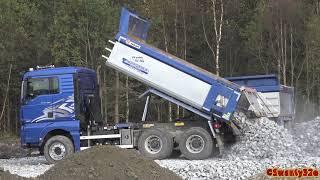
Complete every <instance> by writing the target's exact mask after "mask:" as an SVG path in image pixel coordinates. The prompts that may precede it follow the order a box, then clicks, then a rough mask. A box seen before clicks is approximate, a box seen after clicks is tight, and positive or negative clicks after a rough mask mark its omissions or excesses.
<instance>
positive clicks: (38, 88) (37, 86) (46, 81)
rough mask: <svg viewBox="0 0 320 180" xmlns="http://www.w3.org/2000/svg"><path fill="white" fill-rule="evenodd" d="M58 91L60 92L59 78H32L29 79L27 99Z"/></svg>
mask: <svg viewBox="0 0 320 180" xmlns="http://www.w3.org/2000/svg"><path fill="white" fill-rule="evenodd" d="M56 93H59V80H58V78H31V79H28V81H27V91H26V98H27V99H33V98H35V97H37V96H40V95H45V94H56Z"/></svg>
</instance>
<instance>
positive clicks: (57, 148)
mask: <svg viewBox="0 0 320 180" xmlns="http://www.w3.org/2000/svg"><path fill="white" fill-rule="evenodd" d="M43 153H44V157H45V158H46V160H47V161H48V162H49V163H50V164H53V163H55V162H57V161H60V160H62V159H64V158H65V157H67V156H69V155H70V154H73V153H74V147H73V143H72V141H71V140H70V139H69V138H68V137H66V136H61V135H58V136H53V137H51V138H50V139H48V140H47V141H46V142H45V145H44V148H43Z"/></svg>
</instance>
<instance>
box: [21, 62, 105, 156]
mask: <svg viewBox="0 0 320 180" xmlns="http://www.w3.org/2000/svg"><path fill="white" fill-rule="evenodd" d="M90 97H95V98H98V96H97V79H96V73H95V72H94V71H92V70H90V69H87V68H80V67H64V68H45V69H40V70H35V71H29V72H27V73H25V74H24V76H23V81H22V92H21V110H20V120H21V143H22V145H23V146H30V147H32V146H35V147H41V151H43V150H44V149H45V148H49V149H48V151H49V152H51V153H53V152H52V151H56V154H55V156H56V157H55V158H57V159H59V158H61V159H62V158H63V157H64V156H65V155H66V154H67V153H68V152H71V151H74V150H80V144H79V140H78V139H79V137H80V129H81V128H86V127H81V124H82V125H83V124H87V123H85V122H84V121H86V120H88V119H90V114H88V113H89V108H90V107H88V105H89V103H88V102H87V101H89V100H90V99H92V98H90ZM98 102H99V101H95V102H94V103H98ZM98 109H99V108H98ZM90 113H98V115H94V116H95V117H99V111H93V109H91V111H90ZM99 120H101V118H99V119H95V121H99ZM55 135H65V137H58V139H61V138H62V141H65V142H64V143H66V146H62V145H61V144H59V143H58V142H57V141H54V140H52V141H50V142H47V140H48V139H50V138H51V137H52V136H55ZM66 137H67V138H66ZM48 143H49V144H48ZM50 143H52V144H50ZM60 143H61V142H60ZM66 147H67V148H70V149H66ZM46 150H47V149H46ZM59 152H60V153H59Z"/></svg>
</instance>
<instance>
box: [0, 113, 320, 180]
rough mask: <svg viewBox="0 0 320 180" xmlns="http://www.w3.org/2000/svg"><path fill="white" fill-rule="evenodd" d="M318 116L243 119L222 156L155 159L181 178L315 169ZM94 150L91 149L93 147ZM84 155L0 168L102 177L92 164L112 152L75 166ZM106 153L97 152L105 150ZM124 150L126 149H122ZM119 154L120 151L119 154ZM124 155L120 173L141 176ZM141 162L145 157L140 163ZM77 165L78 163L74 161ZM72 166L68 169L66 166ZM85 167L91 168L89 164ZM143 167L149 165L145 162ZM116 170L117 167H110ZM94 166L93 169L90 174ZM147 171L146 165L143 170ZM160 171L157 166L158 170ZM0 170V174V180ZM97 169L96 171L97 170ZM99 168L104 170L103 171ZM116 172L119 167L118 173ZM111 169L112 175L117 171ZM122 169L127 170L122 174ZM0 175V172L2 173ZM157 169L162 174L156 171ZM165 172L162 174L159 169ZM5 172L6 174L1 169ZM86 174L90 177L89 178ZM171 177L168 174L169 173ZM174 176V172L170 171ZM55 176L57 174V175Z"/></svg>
mask: <svg viewBox="0 0 320 180" xmlns="http://www.w3.org/2000/svg"><path fill="white" fill-rule="evenodd" d="M319 128H320V120H314V121H309V122H305V123H301V124H298V125H296V126H295V128H294V129H293V130H292V133H290V132H289V131H287V130H286V129H284V128H282V127H280V126H278V125H277V124H276V123H274V122H272V121H269V120H268V119H264V118H262V119H258V120H249V121H245V124H243V136H242V137H241V140H240V141H239V142H237V143H236V144H235V145H233V146H231V147H230V148H228V149H227V150H226V152H225V154H224V155H223V157H222V158H211V159H207V160H194V161H190V160H185V159H184V158H183V157H179V158H175V159H167V160H156V162H157V163H158V164H159V165H160V166H162V167H165V168H168V169H170V170H172V171H173V172H175V173H176V174H177V175H179V176H180V177H182V178H183V179H268V177H266V176H265V170H266V169H267V168H270V167H280V168H295V167H296V168H298V167H299V168H301V167H314V168H318V169H319V168H320V156H319V155H320V148H319V146H320V142H319V141H320V139H319V138H318V136H317V134H319ZM93 150H94V149H93ZM130 152H131V151H130ZM79 154H80V155H81V154H84V155H83V157H82V156H79V158H75V159H74V160H71V161H69V162H65V164H63V165H59V166H57V165H56V166H54V167H53V168H51V165H47V164H46V162H45V160H44V158H43V157H27V158H15V159H12V158H10V159H1V160H0V168H1V167H2V168H4V169H5V170H9V171H10V172H11V173H14V174H18V175H20V176H25V177H35V176H37V175H40V174H43V173H44V172H45V171H47V170H48V169H50V168H51V169H50V170H49V171H47V173H46V174H47V176H46V175H44V176H41V177H50V173H51V174H52V173H53V174H54V173H56V174H58V175H60V174H61V178H62V179H63V177H65V176H63V173H59V172H62V171H63V170H65V169H68V170H67V171H66V170H65V171H63V172H65V174H64V175H70V174H71V175H72V174H74V175H75V177H76V176H77V175H87V176H85V177H87V178H88V177H89V174H91V176H92V177H99V176H104V175H105V174H104V172H100V171H99V170H98V169H96V168H95V167H97V166H96V163H100V164H101V163H102V164H105V163H107V162H108V163H109V164H108V163H107V164H105V165H106V166H110V161H108V159H112V157H113V158H115V157H114V156H112V157H109V156H105V157H104V159H101V160H99V159H98V160H96V161H97V162H96V163H93V164H92V163H89V166H87V167H89V168H86V169H87V171H84V169H82V168H80V167H81V166H80V165H81V163H83V161H82V160H83V159H86V160H87V159H92V158H94V156H93V155H92V154H94V153H92V152H91V153H89V154H88V153H85V152H84V153H79ZM105 154H106V153H103V155H105ZM125 154H127V152H126V153H125ZM125 154H123V156H124V155H125ZM126 158H127V160H125V161H122V162H121V163H124V162H127V161H128V162H129V159H132V158H133V159H134V160H133V162H134V163H133V164H130V167H131V166H133V168H129V169H126V167H124V168H122V169H121V168H120V169H121V171H122V172H125V173H124V174H125V176H126V177H132V179H135V178H137V179H145V178H143V177H144V176H140V175H139V170H138V169H139V168H142V169H145V168H147V167H145V166H143V167H136V166H135V164H139V163H140V161H143V162H144V160H141V159H140V158H139V156H136V154H135V155H132V154H131V155H128V156H127V157H126ZM117 161H118V160H116V159H113V162H112V163H111V164H112V165H111V166H114V167H118V166H119V167H123V166H125V165H124V164H121V163H119V164H114V163H115V162H117ZM145 163H146V164H148V163H151V162H149V161H148V162H145ZM79 164H80V165H79ZM151 164H152V163H151ZM74 166H75V167H77V168H73V169H70V167H74ZM90 166H92V167H93V169H92V168H90ZM148 166H149V165H148ZM152 166H154V167H152V168H155V169H153V170H151V172H152V171H159V170H158V168H159V167H156V166H155V165H154V164H153V165H152ZM116 169H119V168H116ZM95 171H98V172H99V173H98V174H96V173H95ZM148 171H149V172H150V170H148ZM160 171H162V170H160ZM1 172H3V171H0V179H1V177H2V176H1ZM101 173H102V174H101ZM105 173H108V174H109V173H110V172H109V171H107V170H106V171H105ZM118 173H119V172H118ZM118 173H117V174H118ZM126 173H127V174H126ZM2 174H4V173H2ZM160 174H162V173H160ZM165 174H166V173H165ZM6 175H8V174H6ZM158 175H159V174H155V176H153V174H152V173H151V174H150V177H152V178H154V177H159V178H160V177H161V176H158ZM91 176H90V177H91ZM169 177H171V175H170V176H169ZM172 177H174V176H172ZM61 178H60V179H61Z"/></svg>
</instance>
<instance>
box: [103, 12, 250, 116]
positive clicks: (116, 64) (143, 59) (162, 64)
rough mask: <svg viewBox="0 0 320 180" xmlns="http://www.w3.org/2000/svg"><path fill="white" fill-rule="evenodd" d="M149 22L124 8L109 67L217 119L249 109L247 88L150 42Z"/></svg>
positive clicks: (108, 61)
mask: <svg viewBox="0 0 320 180" xmlns="http://www.w3.org/2000/svg"><path fill="white" fill-rule="evenodd" d="M148 28H149V22H148V21H147V20H145V19H143V18H141V17H139V16H138V15H136V14H134V13H132V12H130V11H128V10H127V9H124V8H123V9H122V12H121V19H120V27H119V29H120V31H119V33H118V34H117V36H116V40H117V42H115V43H113V44H114V46H113V48H112V49H108V48H106V49H107V50H109V51H110V52H111V54H110V56H109V57H105V58H107V59H108V60H107V61H106V64H107V65H108V66H110V67H113V68H115V69H117V70H119V71H121V72H123V73H125V74H127V75H129V76H130V77H133V78H136V79H138V80H140V81H142V82H144V83H145V84H147V85H148V86H151V87H152V88H154V89H156V90H158V91H161V92H163V93H165V94H167V95H169V96H171V97H173V98H175V99H177V100H179V101H181V102H183V103H186V104H188V105H190V106H192V107H194V108H196V109H198V110H200V111H201V112H204V113H206V114H209V115H210V116H211V115H213V116H214V117H215V118H217V119H222V120H226V121H228V120H230V119H231V117H232V115H233V113H234V112H235V111H236V110H237V108H240V106H241V108H244V109H247V108H248V107H249V102H248V100H247V98H245V97H242V90H243V88H242V87H241V86H239V85H237V84H235V83H232V82H230V81H228V80H226V79H224V78H221V77H218V76H216V75H214V74H212V73H210V72H208V71H206V70H203V69H201V68H199V67H197V66H195V65H192V64H190V63H188V62H186V61H184V60H182V59H180V58H178V57H175V56H173V55H171V54H168V53H166V52H164V51H162V50H160V49H157V48H155V47H153V46H151V45H149V44H147V43H145V40H146V38H147V32H148Z"/></svg>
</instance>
